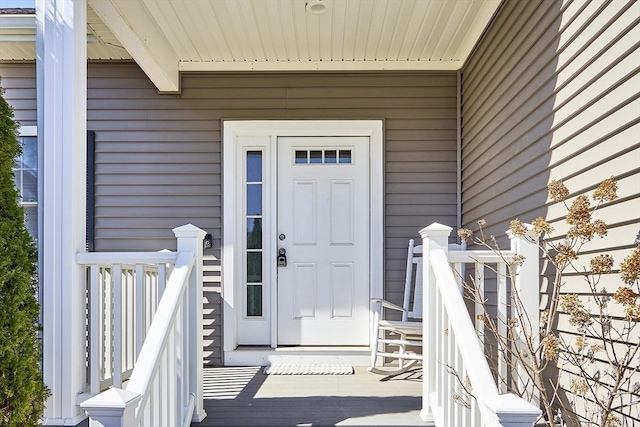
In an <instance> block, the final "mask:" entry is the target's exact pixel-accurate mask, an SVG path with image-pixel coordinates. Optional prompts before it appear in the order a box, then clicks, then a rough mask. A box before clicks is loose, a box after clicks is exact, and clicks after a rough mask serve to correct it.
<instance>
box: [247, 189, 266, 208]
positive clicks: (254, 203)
mask: <svg viewBox="0 0 640 427" xmlns="http://www.w3.org/2000/svg"><path fill="white" fill-rule="evenodd" d="M247 215H262V184H247Z"/></svg>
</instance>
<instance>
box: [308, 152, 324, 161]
mask: <svg viewBox="0 0 640 427" xmlns="http://www.w3.org/2000/svg"><path fill="white" fill-rule="evenodd" d="M309 162H310V163H322V150H311V152H310V153H309Z"/></svg>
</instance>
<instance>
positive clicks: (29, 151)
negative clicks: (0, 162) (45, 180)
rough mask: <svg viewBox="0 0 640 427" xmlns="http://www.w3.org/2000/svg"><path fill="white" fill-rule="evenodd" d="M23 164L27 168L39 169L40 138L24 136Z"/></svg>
mask: <svg viewBox="0 0 640 427" xmlns="http://www.w3.org/2000/svg"><path fill="white" fill-rule="evenodd" d="M22 164H23V165H24V166H23V167H24V168H26V169H31V170H32V171H34V173H35V171H37V170H38V139H37V138H35V137H22Z"/></svg>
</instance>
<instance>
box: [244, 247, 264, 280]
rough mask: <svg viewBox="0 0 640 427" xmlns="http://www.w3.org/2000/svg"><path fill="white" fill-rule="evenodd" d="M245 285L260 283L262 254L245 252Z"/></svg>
mask: <svg viewBox="0 0 640 427" xmlns="http://www.w3.org/2000/svg"><path fill="white" fill-rule="evenodd" d="M247 283H262V252H247Z"/></svg>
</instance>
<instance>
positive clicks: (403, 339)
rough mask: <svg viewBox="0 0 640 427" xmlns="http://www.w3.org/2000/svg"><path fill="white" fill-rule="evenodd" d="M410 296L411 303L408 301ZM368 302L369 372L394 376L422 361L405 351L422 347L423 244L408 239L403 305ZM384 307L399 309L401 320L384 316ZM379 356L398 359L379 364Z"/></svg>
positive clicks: (373, 300)
mask: <svg viewBox="0 0 640 427" xmlns="http://www.w3.org/2000/svg"><path fill="white" fill-rule="evenodd" d="M416 255H418V256H416ZM412 288H413V289H412ZM412 291H413V292H412ZM412 297H413V304H410V302H411V298H412ZM371 304H372V305H373V311H374V318H373V322H374V323H373V331H372V346H371V366H370V367H369V372H373V373H376V374H383V375H389V374H392V375H395V374H401V373H403V372H406V371H408V370H409V369H411V368H413V366H414V365H415V364H416V363H418V362H419V361H421V360H422V354H416V353H415V352H413V351H408V350H407V347H420V348H422V246H414V242H413V240H409V248H408V251H407V271H406V276H405V284H404V301H403V304H402V307H400V306H398V305H396V304H393V303H391V302H389V301H385V300H383V299H380V298H373V299H372V300H371ZM385 309H390V310H395V311H396V312H401V313H402V320H387V319H385V317H384V314H386V311H388V310H386V311H385ZM412 319H413V320H412ZM393 347H397V351H392V350H393ZM379 357H381V358H390V359H396V360H397V362H393V363H394V364H392V365H385V366H378V358H379Z"/></svg>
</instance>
